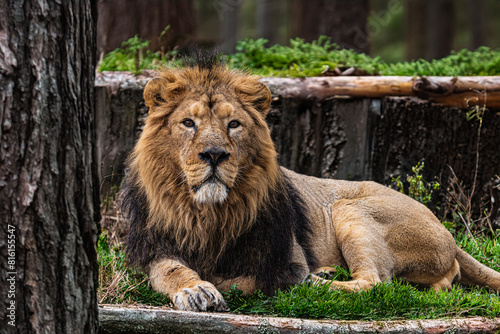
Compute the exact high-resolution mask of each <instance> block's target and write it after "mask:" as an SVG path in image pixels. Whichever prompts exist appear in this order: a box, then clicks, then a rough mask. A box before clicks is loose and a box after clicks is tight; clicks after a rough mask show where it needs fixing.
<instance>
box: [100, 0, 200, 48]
mask: <svg viewBox="0 0 500 334" xmlns="http://www.w3.org/2000/svg"><path fill="white" fill-rule="evenodd" d="M98 11H99V19H98V22H97V30H98V39H97V49H98V51H99V53H100V54H102V53H107V52H110V51H113V50H114V49H116V48H119V47H120V45H121V44H122V42H124V41H126V40H127V39H129V38H131V37H134V36H135V35H136V34H137V35H139V37H141V38H142V39H145V40H149V41H150V45H149V46H150V48H151V49H152V50H163V51H168V50H171V49H172V48H174V47H175V46H178V45H181V46H185V45H187V44H189V43H190V42H191V41H192V40H193V39H194V37H195V35H196V11H195V9H194V3H193V0H182V1H178V0H106V1H103V0H101V1H99V4H98ZM167 25H170V29H169V30H168V31H167V32H166V33H165V34H164V35H163V36H160V35H161V33H162V31H163V30H164V29H165V27H166V26H167Z"/></svg>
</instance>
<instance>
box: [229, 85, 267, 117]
mask: <svg viewBox="0 0 500 334" xmlns="http://www.w3.org/2000/svg"><path fill="white" fill-rule="evenodd" d="M236 87H237V88H236V89H237V92H238V93H240V95H241V97H242V100H243V101H244V102H246V103H249V104H250V105H252V107H254V108H255V109H257V111H259V112H260V113H261V114H262V115H263V116H264V117H266V114H267V112H268V111H269V107H270V106H271V91H270V90H269V87H267V86H266V85H265V84H263V83H262V82H260V81H258V80H257V79H256V78H250V79H247V80H244V81H243V82H240V83H239V85H237V86H236Z"/></svg>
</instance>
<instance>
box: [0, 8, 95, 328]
mask: <svg viewBox="0 0 500 334" xmlns="http://www.w3.org/2000/svg"><path fill="white" fill-rule="evenodd" d="M0 18H1V21H0V87H1V89H0V137H1V146H0V217H1V218H0V220H1V222H2V224H1V229H0V263H1V265H0V268H1V271H0V279H1V281H2V284H0V296H1V297H0V299H1V300H2V301H3V303H2V307H1V308H0V319H1V321H2V323H1V324H0V328H1V332H2V333H4V331H6V332H8V333H10V332H12V333H95V332H96V331H97V298H96V284H97V258H96V252H95V244H96V237H97V224H96V222H97V221H98V218H99V193H98V186H99V183H98V180H97V166H96V164H95V161H96V160H95V158H94V150H93V143H94V133H95V132H94V124H93V122H94V77H95V72H94V70H95V35H96V28H95V26H96V22H95V20H96V3H95V2H91V1H88V0H72V1H59V2H56V1H42V0H32V1H1V2H0ZM5 282H8V284H4V283H5Z"/></svg>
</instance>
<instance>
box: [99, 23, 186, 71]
mask: <svg viewBox="0 0 500 334" xmlns="http://www.w3.org/2000/svg"><path fill="white" fill-rule="evenodd" d="M167 28H168V26H167ZM167 28H165V30H164V31H163V32H162V35H160V36H161V37H163V35H164V34H165V32H166V30H168V29H167ZM161 37H160V38H161ZM148 47H149V41H143V40H142V39H141V38H139V36H137V35H135V36H134V37H132V38H130V39H128V40H127V41H125V42H123V43H122V46H121V48H118V49H116V50H114V51H111V52H110V53H108V54H107V55H106V56H105V57H104V58H103V59H102V62H101V65H100V66H99V71H100V72H102V71H130V72H132V73H135V74H139V73H141V71H142V70H144V69H158V68H160V67H161V66H163V65H164V64H165V62H167V61H169V60H172V59H173V58H175V56H176V54H177V51H175V50H174V51H170V52H167V53H165V54H162V53H161V52H152V51H151V50H149V49H148Z"/></svg>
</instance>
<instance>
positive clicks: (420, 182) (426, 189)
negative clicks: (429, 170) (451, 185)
mask: <svg viewBox="0 0 500 334" xmlns="http://www.w3.org/2000/svg"><path fill="white" fill-rule="evenodd" d="M424 167H425V164H424V162H423V161H421V162H419V163H418V164H417V165H416V166H413V167H412V168H411V170H412V172H413V174H412V175H408V176H407V177H406V180H407V182H408V188H407V189H405V185H404V183H403V181H402V180H401V176H400V175H399V176H398V177H396V178H392V182H393V183H394V184H395V185H396V189H397V190H399V191H400V192H402V193H403V194H406V193H407V194H408V196H410V197H411V198H413V199H416V200H417V201H419V202H420V203H422V204H424V205H428V204H429V202H430V201H431V200H432V193H433V192H434V190H438V189H439V188H440V186H441V185H440V184H439V182H436V181H433V182H427V181H425V180H424V178H423V176H422V171H423V169H424Z"/></svg>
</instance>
